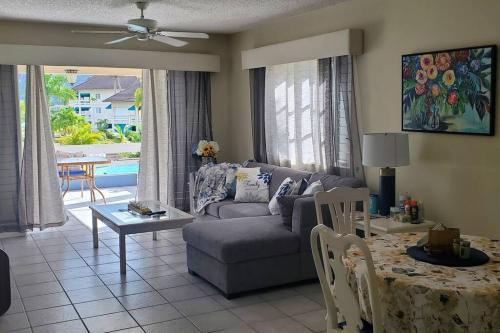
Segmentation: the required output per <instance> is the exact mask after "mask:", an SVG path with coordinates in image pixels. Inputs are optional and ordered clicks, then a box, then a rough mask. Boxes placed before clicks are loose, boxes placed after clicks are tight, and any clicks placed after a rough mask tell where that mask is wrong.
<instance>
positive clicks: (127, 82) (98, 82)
mask: <svg viewBox="0 0 500 333" xmlns="http://www.w3.org/2000/svg"><path fill="white" fill-rule="evenodd" d="M137 81H139V80H138V78H137V77H135V76H120V75H92V76H91V77H89V78H88V79H87V80H86V81H84V82H82V83H80V84H78V85H76V86H74V87H73V89H74V90H77V91H79V90H88V89H120V88H121V89H127V88H128V87H129V86H131V85H132V84H135V83H136V82H137Z"/></svg>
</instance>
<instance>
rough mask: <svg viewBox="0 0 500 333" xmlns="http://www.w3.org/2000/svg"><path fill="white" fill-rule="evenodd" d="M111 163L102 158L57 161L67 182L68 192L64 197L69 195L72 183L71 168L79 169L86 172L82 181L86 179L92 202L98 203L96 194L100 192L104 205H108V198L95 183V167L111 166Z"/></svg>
mask: <svg viewBox="0 0 500 333" xmlns="http://www.w3.org/2000/svg"><path fill="white" fill-rule="evenodd" d="M110 163H111V161H110V160H109V159H107V158H105V157H102V156H81V157H68V158H62V159H58V160H57V166H58V167H59V168H60V169H61V175H62V178H64V179H65V180H66V190H65V191H64V193H63V195H62V196H63V198H64V196H65V195H66V194H67V193H68V191H69V188H70V181H71V172H70V170H71V168H73V167H79V168H81V169H82V170H84V173H83V174H82V176H80V178H81V179H84V180H85V181H86V182H87V185H88V188H89V192H90V201H92V202H95V201H96V192H98V193H99V194H100V195H101V197H102V199H103V201H104V203H106V198H105V196H104V193H102V191H101V190H100V189H99V188H98V187H97V185H96V183H95V167H96V165H98V164H101V165H102V164H110Z"/></svg>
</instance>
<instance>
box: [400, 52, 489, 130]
mask: <svg viewBox="0 0 500 333" xmlns="http://www.w3.org/2000/svg"><path fill="white" fill-rule="evenodd" d="M496 55H497V49H496V45H485V46H476V47H466V48H458V49H447V50H439V51H429V52H418V53H411V54H404V55H402V56H401V130H402V131H406V132H427V133H445V134H465V135H483V136H492V135H494V134H495V133H494V132H495V94H496Z"/></svg>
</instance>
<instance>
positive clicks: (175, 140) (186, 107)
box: [167, 71, 212, 211]
mask: <svg viewBox="0 0 500 333" xmlns="http://www.w3.org/2000/svg"><path fill="white" fill-rule="evenodd" d="M168 106H169V107H168V122H169V140H168V144H169V148H168V161H169V162H168V163H169V164H168V168H167V172H168V184H169V186H168V191H169V195H168V197H169V201H168V202H169V204H170V205H172V206H175V207H176V208H179V209H182V210H186V211H187V210H189V187H188V181H189V173H190V172H194V171H196V170H197V169H198V168H199V167H200V162H199V160H197V159H195V158H193V157H192V155H191V147H192V144H196V143H198V141H200V140H203V139H206V140H212V119H211V102H210V73H206V72H184V71H169V72H168Z"/></svg>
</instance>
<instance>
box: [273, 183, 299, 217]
mask: <svg viewBox="0 0 500 333" xmlns="http://www.w3.org/2000/svg"><path fill="white" fill-rule="evenodd" d="M294 185H295V181H294V180H293V179H292V178H290V177H287V178H285V180H283V181H282V182H281V185H280V186H279V187H278V189H277V190H276V193H274V195H273V197H272V199H271V201H269V211H270V212H271V214H272V215H278V214H279V213H280V209H279V206H278V201H277V197H281V196H283V195H289V194H291V193H292V191H293V187H294Z"/></svg>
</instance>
